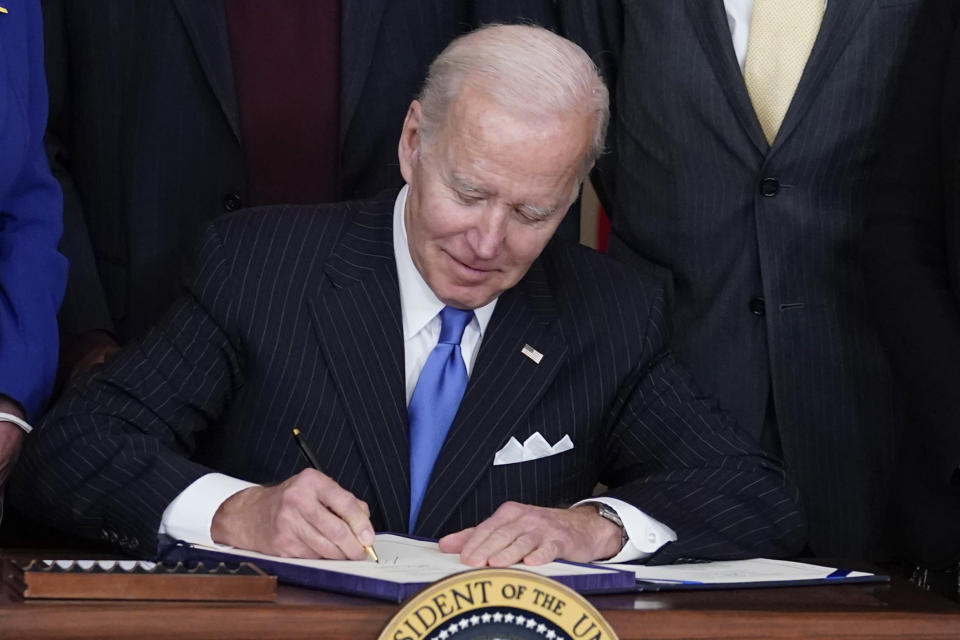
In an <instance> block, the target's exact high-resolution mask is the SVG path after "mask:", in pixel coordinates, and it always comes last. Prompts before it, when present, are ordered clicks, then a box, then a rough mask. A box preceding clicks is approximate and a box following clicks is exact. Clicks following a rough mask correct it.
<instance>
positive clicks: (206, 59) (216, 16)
mask: <svg viewBox="0 0 960 640" xmlns="http://www.w3.org/2000/svg"><path fill="white" fill-rule="evenodd" d="M173 5H174V7H176V9H177V11H178V12H179V13H180V17H181V19H182V20H183V23H184V25H185V26H186V29H187V34H188V35H189V37H190V41H191V43H192V44H193V48H194V49H195V50H196V52H197V59H199V60H200V67H201V68H202V69H203V72H204V74H206V76H207V81H208V82H209V83H210V88H211V89H213V93H214V95H216V97H217V101H218V102H219V103H220V108H221V109H223V113H224V115H225V116H226V118H227V121H228V122H229V123H230V129H232V130H233V135H234V136H236V138H237V140H240V109H239V107H238V106H237V94H236V89H235V87H234V83H233V64H232V62H231V57H230V43H229V41H228V39H227V18H226V15H225V14H224V11H223V5H222V3H220V2H206V1H204V2H196V0H174V2H173Z"/></svg>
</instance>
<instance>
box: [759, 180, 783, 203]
mask: <svg viewBox="0 0 960 640" xmlns="http://www.w3.org/2000/svg"><path fill="white" fill-rule="evenodd" d="M778 193H780V183H779V182H778V181H777V179H776V178H764V179H763V180H761V181H760V194H761V195H763V196H764V197H765V198H772V197H773V196H775V195H777V194H778Z"/></svg>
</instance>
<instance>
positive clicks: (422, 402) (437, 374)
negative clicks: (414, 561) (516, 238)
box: [407, 307, 473, 533]
mask: <svg viewBox="0 0 960 640" xmlns="http://www.w3.org/2000/svg"><path fill="white" fill-rule="evenodd" d="M472 318H473V311H464V310H462V309H455V308H453V307H444V308H443V309H442V310H441V311H440V341H439V342H437V346H436V347H434V348H433V351H431V352H430V355H429V356H428V357H427V361H426V363H424V365H423V369H422V370H421V371H420V377H419V378H418V379H417V386H416V387H415V388H414V390H413V396H411V398H410V406H409V408H408V409H407V413H408V416H409V418H410V523H409V527H410V533H413V528H414V525H416V524H417V515H418V514H419V513H420V505H421V504H422V503H423V494H424V493H425V492H426V490H427V482H429V481H430V474H431V473H432V472H433V465H434V463H435V462H436V461H437V455H438V454H439V453H440V447H442V446H443V441H444V440H445V439H446V438H447V431H449V430H450V425H451V424H453V419H454V418H455V417H456V415H457V409H458V408H459V407H460V400H461V399H462V398H463V391H464V389H466V388H467V367H466V365H465V364H464V363H463V355H462V354H461V353H460V340H461V338H463V330H464V329H465V328H466V327H467V324H469V323H470V320H471V319H472Z"/></svg>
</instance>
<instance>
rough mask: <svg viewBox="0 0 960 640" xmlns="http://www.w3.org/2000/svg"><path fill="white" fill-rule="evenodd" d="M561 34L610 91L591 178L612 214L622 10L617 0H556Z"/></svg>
mask: <svg viewBox="0 0 960 640" xmlns="http://www.w3.org/2000/svg"><path fill="white" fill-rule="evenodd" d="M557 7H558V9H557V10H558V13H559V21H560V33H561V35H563V36H564V37H566V38H569V39H570V40H572V41H574V42H576V43H577V44H578V45H580V46H581V47H582V48H583V49H584V51H586V52H587V53H588V54H589V55H590V57H591V58H592V59H593V61H594V63H595V64H596V65H597V67H598V68H599V69H600V73H601V75H602V76H603V80H604V82H606V85H607V90H608V91H609V92H610V125H609V128H608V130H607V141H606V149H605V152H604V153H603V154H602V155H601V156H600V158H598V159H597V166H596V167H595V168H594V170H593V173H592V174H591V178H592V180H593V187H594V189H595V190H596V192H597V196H598V197H599V198H600V202H601V203H602V204H603V206H604V208H605V209H606V211H607V214H608V215H611V216H612V215H613V213H614V212H613V210H612V209H613V203H614V195H615V191H616V183H615V178H616V167H617V149H616V144H615V143H616V139H617V136H616V131H615V129H616V126H617V117H616V116H617V113H616V106H617V99H616V98H617V75H618V74H619V64H620V52H621V49H622V46H623V9H622V8H621V6H620V0H591V1H590V2H581V1H580V0H559V2H558V3H557Z"/></svg>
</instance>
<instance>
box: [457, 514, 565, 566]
mask: <svg viewBox="0 0 960 640" xmlns="http://www.w3.org/2000/svg"><path fill="white" fill-rule="evenodd" d="M555 511H557V510H553V509H543V508H540V507H532V506H529V505H521V504H517V503H511V502H508V503H505V504H504V505H502V506H501V507H500V508H499V509H497V511H496V512H494V514H493V515H492V516H490V518H488V519H487V520H485V521H484V522H481V523H480V524H479V525H477V526H476V527H475V528H473V529H465V530H464V531H460V532H458V533H455V534H452V535H451V536H448V537H447V539H445V540H444V541H442V542H446V545H448V546H449V548H450V549H451V550H452V549H454V548H455V547H459V548H460V561H461V562H463V563H464V564H466V565H469V566H472V567H482V566H485V565H490V566H492V567H505V566H509V565H512V564H517V563H518V562H521V561H522V562H524V563H526V564H529V565H535V564H544V563H547V562H551V561H553V560H555V559H556V558H557V557H559V555H560V553H561V549H562V548H563V545H562V544H561V543H560V542H559V540H561V539H562V538H563V537H564V535H566V531H565V527H564V520H563V518H557V517H555V516H554V515H553V513H551V512H555ZM448 539H449V540H448ZM441 550H443V546H441Z"/></svg>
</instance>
